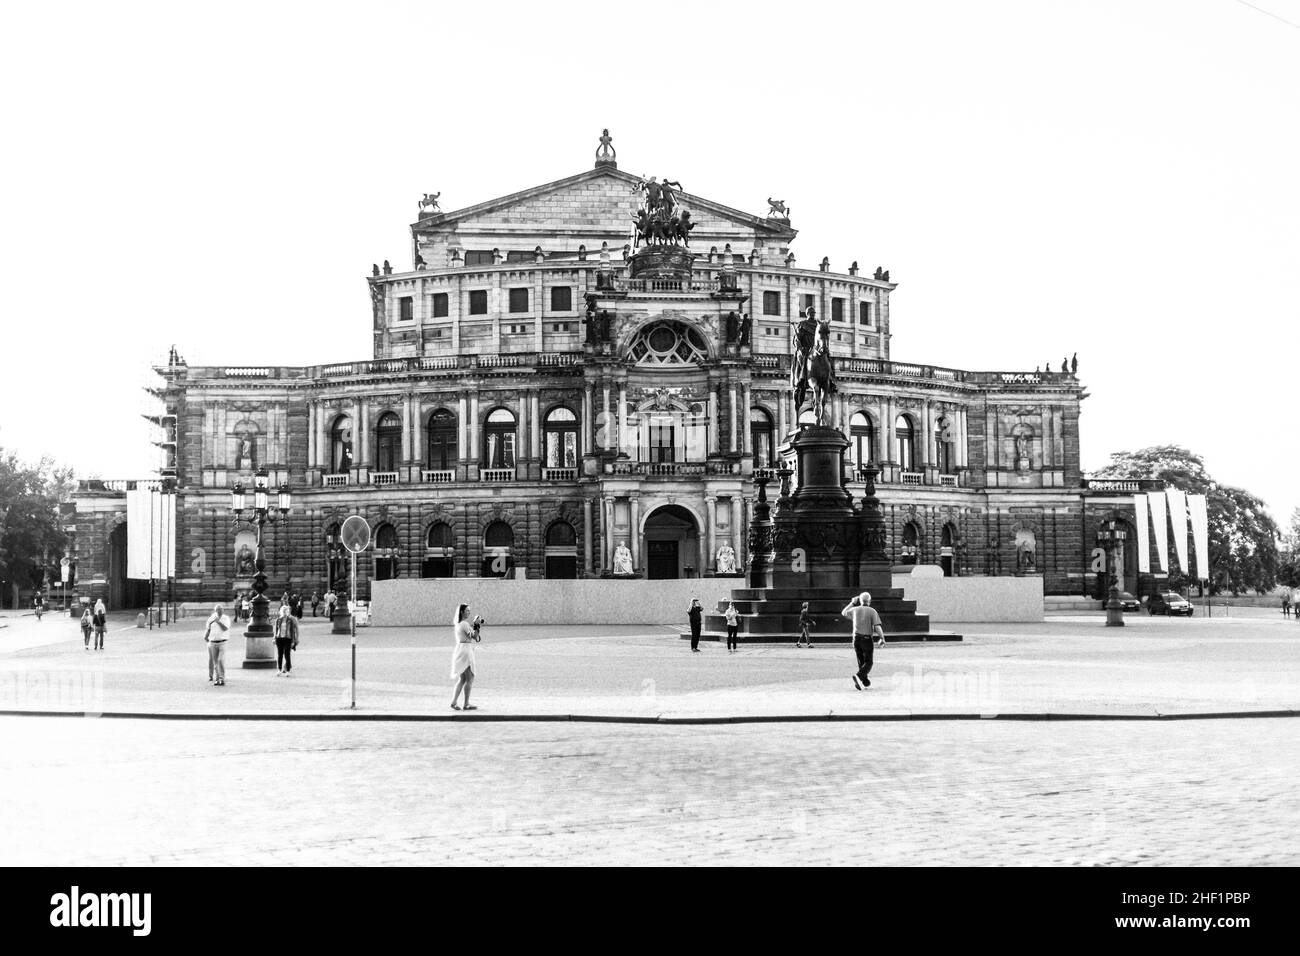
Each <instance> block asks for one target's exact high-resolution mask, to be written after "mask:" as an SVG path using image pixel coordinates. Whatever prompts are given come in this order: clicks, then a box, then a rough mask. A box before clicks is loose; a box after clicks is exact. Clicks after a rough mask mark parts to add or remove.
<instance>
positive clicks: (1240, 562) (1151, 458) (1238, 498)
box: [1093, 445, 1300, 594]
mask: <svg viewBox="0 0 1300 956" xmlns="http://www.w3.org/2000/svg"><path fill="white" fill-rule="evenodd" d="M1093 477H1095V478H1158V479H1160V480H1161V481H1163V482H1165V484H1166V485H1168V486H1172V487H1174V488H1179V489H1181V490H1183V491H1185V492H1187V493H1188V494H1196V495H1205V498H1206V511H1207V513H1208V518H1209V526H1210V527H1209V552H1210V554H1209V557H1210V568H1209V574H1208V575H1206V574H1202V573H1201V572H1200V569H1198V568H1196V566H1195V565H1196V557H1195V555H1194V554H1189V555H1188V557H1189V559H1190V564H1191V565H1192V566H1191V567H1189V568H1181V567H1179V566H1178V557H1177V554H1176V552H1175V550H1174V549H1173V548H1172V547H1171V548H1170V549H1169V561H1170V564H1171V565H1172V567H1171V568H1170V569H1169V583H1170V586H1171V587H1177V586H1179V585H1180V584H1182V583H1184V582H1195V581H1197V580H1200V579H1201V578H1203V577H1209V579H1210V593H1211V594H1217V593H1218V592H1220V591H1224V590H1226V591H1231V592H1232V593H1233V594H1241V593H1243V592H1245V591H1252V590H1253V591H1255V592H1257V593H1259V594H1264V593H1266V592H1268V591H1271V590H1272V589H1273V588H1274V587H1276V586H1277V582H1278V573H1279V571H1280V570H1281V561H1280V558H1279V555H1278V549H1277V539H1278V527H1277V522H1276V521H1274V520H1273V518H1272V516H1271V515H1270V514H1269V513H1268V509H1267V508H1266V507H1265V505H1264V502H1262V501H1261V500H1260V499H1258V498H1256V497H1255V496H1254V495H1252V494H1250V493H1249V492H1248V491H1244V490H1242V489H1241V488H1234V487H1232V486H1231V485H1223V484H1220V483H1219V482H1217V481H1215V480H1214V478H1213V477H1211V476H1210V474H1209V473H1208V472H1207V471H1206V470H1205V464H1204V462H1203V461H1202V460H1201V456H1200V455H1197V454H1195V453H1193V452H1190V451H1188V450H1187V449H1186V448H1182V447H1181V446H1179V445H1159V446H1156V447H1153V448H1143V449H1141V450H1140V451H1120V452H1115V453H1113V454H1112V455H1111V456H1110V464H1109V465H1107V466H1106V467H1105V468H1103V469H1101V470H1100V471H1098V472H1097V473H1096V474H1095V475H1093ZM1298 514H1300V512H1298Z"/></svg>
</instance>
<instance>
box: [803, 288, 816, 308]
mask: <svg viewBox="0 0 1300 956" xmlns="http://www.w3.org/2000/svg"><path fill="white" fill-rule="evenodd" d="M815 300H816V296H814V295H811V294H809V293H807V292H805V293H804V294H803V295H801V296H799V311H800V312H807V311H808V310H809V309H811V308H812V307H813V306H814V305H816V304H817V303H816V301H815Z"/></svg>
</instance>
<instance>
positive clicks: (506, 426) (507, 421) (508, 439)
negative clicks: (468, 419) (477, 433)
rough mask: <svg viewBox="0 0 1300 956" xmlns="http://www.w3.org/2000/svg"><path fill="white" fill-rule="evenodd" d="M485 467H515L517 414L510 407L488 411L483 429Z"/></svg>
mask: <svg viewBox="0 0 1300 956" xmlns="http://www.w3.org/2000/svg"><path fill="white" fill-rule="evenodd" d="M483 467H484V468H513V467H515V416H514V415H513V414H511V413H510V410H509V409H505V408H496V409H493V410H492V411H491V412H489V413H488V417H487V425H486V427H485V428H484V429H483Z"/></svg>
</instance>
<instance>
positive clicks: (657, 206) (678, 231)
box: [632, 176, 695, 249]
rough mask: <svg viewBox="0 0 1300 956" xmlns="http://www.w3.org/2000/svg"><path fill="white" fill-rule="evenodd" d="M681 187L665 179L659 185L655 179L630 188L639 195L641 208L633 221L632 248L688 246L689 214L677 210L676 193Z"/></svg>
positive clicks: (655, 177) (685, 211)
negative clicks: (643, 246)
mask: <svg viewBox="0 0 1300 956" xmlns="http://www.w3.org/2000/svg"><path fill="white" fill-rule="evenodd" d="M681 188H682V184H681V183H679V182H675V181H674V180H670V179H665V180H664V181H663V182H659V179H658V177H657V176H651V177H650V178H649V179H642V180H641V181H640V182H639V183H637V184H636V185H635V186H633V187H632V190H633V192H639V193H641V194H642V195H641V208H640V209H639V210H637V212H636V214H635V215H634V216H633V217H632V222H633V223H634V225H635V228H634V230H633V235H632V246H633V248H637V249H639V248H640V247H641V246H642V245H650V246H653V245H682V246H689V245H690V236H691V230H692V229H694V228H695V224H694V223H693V222H691V214H690V212H688V211H687V210H685V209H682V210H680V211H678V209H677V193H676V192H675V191H674V190H680V189H681Z"/></svg>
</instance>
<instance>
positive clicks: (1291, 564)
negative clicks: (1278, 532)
mask: <svg viewBox="0 0 1300 956" xmlns="http://www.w3.org/2000/svg"><path fill="white" fill-rule="evenodd" d="M1277 578H1278V580H1279V581H1280V582H1281V583H1282V584H1284V585H1286V586H1287V587H1289V588H1300V508H1296V509H1295V511H1292V512H1291V528H1290V530H1289V531H1287V532H1286V533H1284V534H1283V535H1282V554H1281V561H1280V562H1279V564H1278V569H1277Z"/></svg>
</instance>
